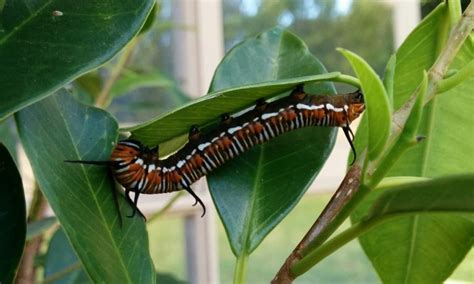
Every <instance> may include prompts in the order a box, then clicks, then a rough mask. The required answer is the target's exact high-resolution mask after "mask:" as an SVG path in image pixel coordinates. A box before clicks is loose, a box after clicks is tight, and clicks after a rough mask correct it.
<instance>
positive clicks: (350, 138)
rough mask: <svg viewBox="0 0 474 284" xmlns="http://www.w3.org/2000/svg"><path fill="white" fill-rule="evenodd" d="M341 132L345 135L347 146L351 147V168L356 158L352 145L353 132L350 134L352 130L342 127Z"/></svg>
mask: <svg viewBox="0 0 474 284" xmlns="http://www.w3.org/2000/svg"><path fill="white" fill-rule="evenodd" d="M342 130H343V131H344V135H346V138H347V142H349V144H350V145H351V149H352V153H354V158H353V159H352V163H351V166H352V165H353V164H354V162H355V160H356V157H357V153H356V150H355V147H354V143H352V142H353V141H354V132H352V129H351V128H350V127H349V126H343V127H342Z"/></svg>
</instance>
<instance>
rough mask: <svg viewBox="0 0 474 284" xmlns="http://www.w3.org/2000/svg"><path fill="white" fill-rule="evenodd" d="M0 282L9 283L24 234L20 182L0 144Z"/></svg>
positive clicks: (16, 171) (12, 278) (5, 149)
mask: <svg viewBox="0 0 474 284" xmlns="http://www.w3.org/2000/svg"><path fill="white" fill-rule="evenodd" d="M0 195H1V196H2V197H1V198H0V228H1V230H2V233H1V234H0V251H1V252H2V253H1V257H0V283H13V280H14V278H15V274H16V270H17V268H18V264H19V263H20V258H21V254H22V253H23V246H24V245H25V237H26V208H25V195H24V194H23V185H22V183H21V177H20V173H19V172H18V170H17V168H16V165H15V162H14V161H13V158H12V157H11V156H10V154H9V153H8V150H7V148H6V147H5V146H4V145H3V144H2V143H0Z"/></svg>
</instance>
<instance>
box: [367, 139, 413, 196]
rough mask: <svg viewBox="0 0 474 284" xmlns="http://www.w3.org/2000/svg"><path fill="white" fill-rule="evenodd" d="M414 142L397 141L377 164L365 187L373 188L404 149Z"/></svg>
mask: <svg viewBox="0 0 474 284" xmlns="http://www.w3.org/2000/svg"><path fill="white" fill-rule="evenodd" d="M413 145H414V144H413V143H411V141H410V142H409V141H398V142H397V143H396V144H395V145H394V146H393V148H392V149H391V150H390V151H389V153H388V154H387V155H386V156H384V158H383V159H382V160H381V162H380V163H379V164H378V165H379V166H378V167H377V169H376V170H375V171H374V173H373V175H372V176H371V177H370V180H369V182H368V183H367V187H368V188H369V189H370V190H372V189H374V188H375V187H376V186H377V185H378V184H379V183H380V181H381V180H382V179H383V178H384V177H385V176H386V175H387V173H388V171H389V170H390V169H391V168H392V166H393V165H394V164H395V162H396V161H397V160H398V159H399V158H400V157H401V156H402V154H403V153H405V151H406V150H407V149H408V148H410V147H411V146H413Z"/></svg>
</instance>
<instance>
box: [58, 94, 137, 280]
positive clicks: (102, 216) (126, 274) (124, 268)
mask: <svg viewBox="0 0 474 284" xmlns="http://www.w3.org/2000/svg"><path fill="white" fill-rule="evenodd" d="M54 103H55V104H56V106H57V109H58V110H60V111H59V115H60V116H61V118H62V120H63V121H66V118H65V117H64V115H63V112H62V111H61V108H60V106H59V104H58V101H57V100H56V98H55V99H54ZM86 112H88V110H86ZM64 126H65V129H66V132H67V136H69V138H70V139H71V141H74V139H73V136H72V133H71V130H70V129H69V126H68V124H67V123H64ZM72 145H73V148H74V152H75V154H76V156H77V157H80V155H79V150H78V149H77V146H76V144H74V143H72ZM80 167H81V170H82V172H83V174H84V176H85V177H86V181H87V188H89V191H90V192H91V193H92V197H93V200H94V202H95V203H96V205H97V208H98V209H99V210H98V211H99V214H100V217H101V218H102V220H105V218H104V217H105V215H104V212H103V211H102V206H99V205H100V203H99V201H98V200H97V196H96V195H95V194H94V190H93V189H92V187H91V182H90V180H89V176H88V175H87V174H86V170H85V166H84V164H81V165H80ZM102 224H104V228H105V230H106V232H107V234H108V235H109V237H110V239H111V240H112V244H113V247H114V248H116V250H114V252H115V253H116V254H117V256H118V259H119V262H120V265H121V266H122V268H123V271H128V270H127V267H126V266H125V263H124V262H123V259H122V255H121V254H120V253H118V250H119V249H118V246H117V243H116V241H115V238H114V237H113V234H112V231H111V230H110V228H109V227H108V226H107V225H106V224H107V223H106V222H102ZM125 277H126V278H127V281H128V283H132V280H131V279H130V275H129V274H128V273H125Z"/></svg>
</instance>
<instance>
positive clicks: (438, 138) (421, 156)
mask: <svg viewBox="0 0 474 284" xmlns="http://www.w3.org/2000/svg"><path fill="white" fill-rule="evenodd" d="M446 12H447V10H446V8H445V6H444V5H440V6H439V7H438V8H437V9H435V10H434V11H433V12H432V13H431V14H430V15H429V16H428V17H427V18H425V19H424V21H423V22H422V23H421V24H420V25H419V26H418V27H417V28H416V29H415V30H414V31H413V32H412V33H411V34H410V36H409V37H408V38H407V40H406V41H405V42H404V43H403V45H402V46H401V47H400V49H399V51H398V52H397V55H396V56H397V63H396V68H395V81H394V105H395V108H399V107H400V106H401V105H402V104H403V103H404V102H405V101H406V99H407V98H408V97H409V96H410V95H411V94H412V93H413V92H414V91H415V90H416V88H417V87H418V85H419V84H420V82H421V81H422V79H423V72H424V70H428V69H429V68H430V67H431V65H432V64H433V62H434V61H435V59H436V56H437V54H436V50H437V46H438V44H439V43H438V42H437V41H438V34H437V31H438V30H439V29H442V27H441V26H440V25H441V23H443V22H444V16H445V15H446V14H445V13H446ZM472 58H474V46H473V44H472V41H469V40H468V41H466V42H465V44H464V46H463V47H462V49H461V51H460V52H459V53H458V55H457V56H456V58H455V60H454V62H453V64H452V65H451V66H450V68H452V69H461V68H462V67H463V66H465V65H466V64H467V63H468V62H470V61H471V60H472ZM473 89H474V77H472V76H471V77H470V78H468V79H467V80H466V81H464V82H463V83H462V84H459V85H457V86H456V87H454V88H452V89H450V90H449V91H448V92H446V93H443V95H441V96H437V97H436V98H435V99H434V100H433V101H431V102H430V103H429V104H427V105H426V106H425V107H424V109H423V116H422V119H421V124H420V128H419V130H418V133H419V134H420V135H422V136H425V137H426V139H425V140H424V141H423V142H422V143H419V145H417V146H414V147H412V148H410V149H409V150H408V151H406V152H405V154H404V155H403V156H402V157H401V158H400V160H399V161H398V162H397V163H396V164H395V165H394V167H393V168H392V170H391V171H390V172H389V176H418V177H429V178H435V177H442V176H446V175H454V174H462V173H468V172H474V164H473V163H470V162H468V160H467V159H468V157H467V156H466V154H467V153H474V140H473V136H472V125H473V124H474V116H473V115H472V105H474V97H473V96H472V95H471V94H472V90H473ZM367 204H370V200H365V202H364V204H363V205H362V206H361V210H362V208H366V209H367V208H368V205H367ZM357 220H358V219H357V218H356V217H354V216H353V221H357ZM473 226H474V224H473V223H472V222H467V221H466V219H465V218H463V217H460V216H457V215H453V216H449V215H445V216H421V215H415V216H412V217H405V218H403V219H400V220H396V221H393V222H390V223H389V224H383V225H380V226H378V227H377V230H374V231H371V232H369V233H367V234H366V235H364V236H362V237H361V238H360V242H361V244H362V247H363V248H364V250H365V251H366V253H367V255H368V256H369V258H370V259H371V261H372V263H373V264H374V267H375V269H376V270H377V272H378V273H379V276H380V277H381V279H382V281H383V282H385V283H400V282H402V283H407V284H408V283H420V282H423V283H441V282H443V281H444V280H445V279H446V278H447V277H448V276H449V275H450V274H451V273H452V271H453V270H454V268H455V267H456V266H457V265H458V264H459V262H460V261H461V260H462V257H463V256H464V255H465V254H466V253H467V252H468V251H469V250H470V249H471V247H472V245H473V239H472V233H471V232H472V228H473ZM382 236H383V238H382ZM401 240H404V241H405V242H401ZM381 252H386V253H384V255H383V257H381V256H380V253H381ZM446 252H449V255H444V254H443V253H446ZM430 267H434V268H433V269H430Z"/></svg>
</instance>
